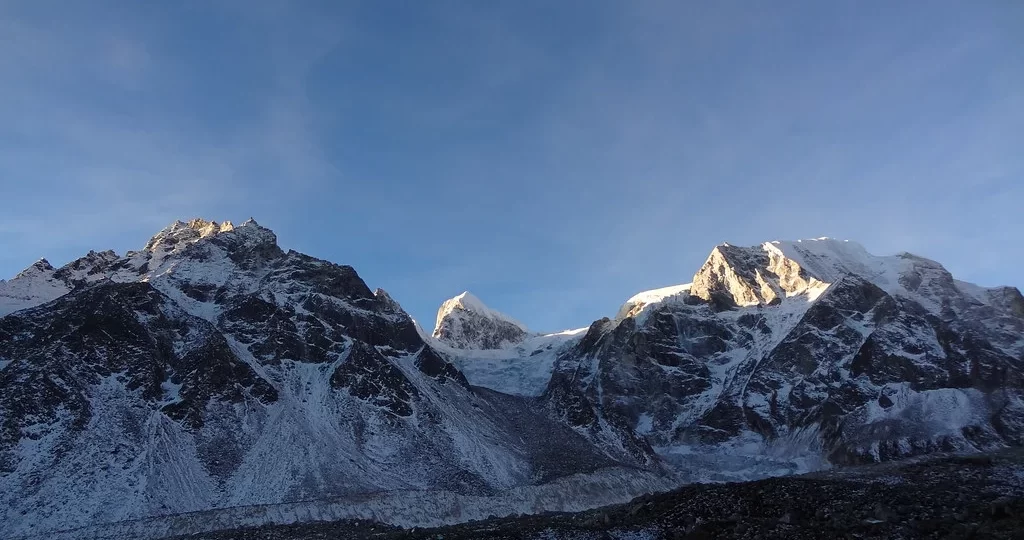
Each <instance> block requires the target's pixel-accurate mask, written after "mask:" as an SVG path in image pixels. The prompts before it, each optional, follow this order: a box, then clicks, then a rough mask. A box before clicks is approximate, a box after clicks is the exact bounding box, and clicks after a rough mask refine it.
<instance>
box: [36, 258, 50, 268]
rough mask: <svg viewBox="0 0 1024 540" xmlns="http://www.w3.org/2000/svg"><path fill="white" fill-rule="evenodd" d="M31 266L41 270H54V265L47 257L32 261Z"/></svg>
mask: <svg viewBox="0 0 1024 540" xmlns="http://www.w3.org/2000/svg"><path fill="white" fill-rule="evenodd" d="M31 268H38V269H39V270H53V265H52V264H50V261H48V260H46V259H45V258H40V259H39V260H38V261H36V262H34V263H32V266H31Z"/></svg>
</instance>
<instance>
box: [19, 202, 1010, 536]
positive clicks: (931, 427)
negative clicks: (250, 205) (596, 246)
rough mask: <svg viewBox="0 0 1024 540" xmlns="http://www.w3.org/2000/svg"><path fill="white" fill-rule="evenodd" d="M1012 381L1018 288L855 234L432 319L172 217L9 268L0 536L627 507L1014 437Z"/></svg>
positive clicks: (336, 275)
mask: <svg viewBox="0 0 1024 540" xmlns="http://www.w3.org/2000/svg"><path fill="white" fill-rule="evenodd" d="M1022 371H1024V298H1022V297H1021V294H1020V292H1019V291H1018V290H1017V289H1013V288H1010V287H1004V288H994V289H985V288H981V287H977V286H974V285H970V284H967V283H963V282H960V281H957V280H955V279H953V277H952V276H951V275H950V274H949V272H948V271H946V270H945V269H944V268H943V267H942V266H941V265H939V264H938V263H935V262H934V261H929V260H927V259H923V258H921V257H916V256H913V255H910V254H900V255H896V256H892V257H876V256H873V255H870V254H868V253H867V252H866V251H865V250H864V249H863V248H862V247H860V246H859V245H857V244H855V243H852V242H839V241H835V240H829V239H818V240H812V241H803V242H772V243H766V244H762V245H760V246H755V247H751V248H740V247H736V246H731V245H728V244H723V245H720V246H717V247H716V248H715V249H714V250H713V251H712V253H711V255H710V256H709V258H708V260H707V262H706V263H705V264H704V265H703V266H702V267H701V268H700V269H699V270H698V272H697V273H696V274H695V275H694V277H693V279H692V282H691V283H689V284H686V285H680V286H674V287H668V288H663V289H658V290H653V291H646V292H644V293H640V294H638V295H636V296H634V297H633V298H631V299H629V300H628V301H627V302H626V303H625V304H624V305H623V306H622V308H621V309H620V310H619V311H618V313H617V314H616V316H615V318H614V319H609V318H604V319H600V320H598V321H596V322H594V323H593V324H591V325H590V326H589V327H587V328H583V329H580V330H577V331H568V332H563V333H559V334H548V335H542V334H535V333H531V332H530V331H529V330H528V329H527V328H526V327H525V326H523V325H521V324H519V323H517V322H516V321H515V320H514V319H512V318H510V317H508V316H506V315H503V314H501V313H500V312H497V311H495V310H492V309H490V308H487V307H486V305H484V304H483V302H481V301H480V300H479V299H477V298H475V297H474V296H472V295H470V294H469V293H464V294H462V295H459V296H457V297H455V298H453V299H451V300H449V301H448V302H445V304H444V305H442V307H441V309H440V310H439V313H438V320H437V324H436V325H435V329H434V332H433V334H432V335H425V333H424V332H422V330H421V329H419V327H418V326H417V325H416V323H415V322H414V321H413V320H412V319H411V318H410V317H409V316H408V314H406V313H405V311H404V310H402V308H401V306H400V305H399V303H398V302H396V301H395V300H394V299H392V298H391V297H390V296H389V295H388V294H387V293H385V292H384V291H382V290H380V289H378V290H376V291H372V290H370V288H369V287H367V285H366V284H365V282H363V281H362V279H361V278H360V277H359V276H358V274H357V273H356V272H355V270H354V269H352V268H351V267H348V266H341V265H336V264H333V263H330V262H327V261H322V260H319V259H316V258H313V257H310V256H308V255H303V254H301V253H297V252H294V251H284V250H282V249H281V248H280V247H279V246H278V245H277V239H276V236H275V235H274V233H273V232H272V231H270V230H269V229H266V228H264V227H262V226H260V225H259V224H257V223H256V222H255V221H253V220H249V221H246V222H245V223H243V224H241V225H238V226H234V225H233V224H231V223H230V222H223V223H217V222H213V221H205V220H192V221H190V222H180V221H179V222H175V223H173V224H172V225H170V226H169V227H167V228H165V229H164V230H162V231H160V232H159V233H158V234H157V235H155V236H154V237H153V238H152V239H151V240H150V241H149V242H148V243H147V244H146V246H145V247H144V248H143V249H142V250H139V251H133V252H129V253H127V254H125V255H124V256H123V257H119V256H117V255H116V254H114V253H113V252H101V253H96V252H90V253H89V254H88V255H86V256H85V257H83V258H81V259H79V260H76V261H74V262H72V263H70V264H68V265H65V266H64V267H62V268H59V269H55V268H53V267H52V266H51V265H50V264H49V263H47V262H45V261H39V262H37V263H36V264H34V265H32V266H31V267H30V268H28V269H26V271H24V272H22V273H21V274H19V275H18V276H16V277H15V278H13V279H11V280H10V281H7V282H0V487H2V488H3V489H2V492H3V493H4V494H3V495H0V507H3V508H5V509H6V510H5V513H4V514H3V515H2V517H3V520H2V521H3V523H4V524H5V525H4V527H5V528H3V529H2V530H0V534H3V535H5V536H12V535H15V534H29V533H33V532H36V533H39V532H46V531H50V532H53V531H57V530H65V529H70V528H73V527H78V526H82V525H95V524H98V523H104V522H116V521H121V520H125V519H145V518H150V517H155V516H161V515H169V514H175V513H180V512H189V511H219V510H217V509H227V508H232V507H237V506H240V505H278V504H283V503H288V504H292V503H293V502H294V501H303V500H312V499H325V498H331V497H357V496H363V494H368V493H384V494H387V493H395V494H399V493H410V492H412V491H419V490H446V492H450V493H457V494H461V495H460V496H469V497H485V498H486V497H492V496H496V495H498V494H501V493H509V491H508V490H510V489H512V488H515V489H517V490H542V491H543V490H547V491H543V493H546V495H544V496H543V498H542V499H537V498H533V499H529V497H525V496H524V497H525V498H523V499H522V501H524V502H522V503H521V504H527V503H526V502H525V501H526V500H528V499H529V500H532V501H534V502H532V503H529V504H530V505H531V506H530V508H521V509H519V510H514V509H515V508H516V507H515V506H514V505H511V506H510V505H509V504H508V503H507V502H505V503H502V506H501V508H505V509H506V511H527V512H530V511H543V510H545V509H564V508H565V507H564V506H559V505H561V504H562V503H559V502H557V498H552V496H551V490H552V489H555V488H553V487H551V486H554V485H556V484H552V482H555V481H556V480H557V481H558V482H562V483H561V484H557V485H558V486H560V487H558V488H557V490H562V491H561V492H564V493H570V492H573V490H578V489H581V488H580V487H578V486H580V485H582V484H579V482H586V481H590V480H586V479H588V478H589V479H591V480H593V479H595V478H623V477H624V474H626V475H629V476H631V477H632V478H634V480H632V481H630V482H629V483H625V484H621V486H622V489H621V490H619V491H615V490H614V489H612V488H611V487H609V486H610V485H611V484H609V483H608V482H605V483H604V484H602V485H605V488H604V489H606V490H607V491H608V492H609V493H608V497H609V499H608V500H609V501H611V500H613V499H614V500H617V501H621V500H623V499H622V498H623V497H624V496H627V495H628V494H633V495H635V494H639V493H641V492H644V491H654V490H659V489H665V487H666V486H671V485H676V484H678V483H682V482H687V481H695V480H702V481H708V480H711V481H714V480H724V479H745V478H754V477H761V476H769V475H777V474H784V473H787V472H801V471H807V470H812V469H817V468H821V467H825V466H829V465H830V464H832V465H835V464H847V463H861V462H871V461H878V460H886V459H893V458H899V457H905V456H909V455H916V454H923V453H929V452H934V451H937V450H953V451H957V450H982V449H990V448H998V447H1003V446H1013V445H1021V444H1024V401H1022V389H1024V377H1022V375H1021V374H1022ZM622 471H632V472H629V473H623V472H622ZM559 479H561V480H559ZM570 479H575V480H570ZM573 482H576V484H574V483H573ZM545 486H547V487H545ZM573 486H577V487H573ZM540 492H541V491H538V492H537V493H540ZM588 500H590V499H588ZM540 501H546V502H540ZM592 502H593V504H600V501H598V500H594V501H592ZM374 504H377V503H374ZM388 508H390V510H389V512H398V513H399V514H401V510H399V509H400V508H401V505H391V506H388ZM409 511H412V510H409ZM399 514H395V515H392V514H388V515H380V516H378V519H381V520H383V521H388V522H392V523H406V522H408V521H403V519H405V518H403V517H402V515H399Z"/></svg>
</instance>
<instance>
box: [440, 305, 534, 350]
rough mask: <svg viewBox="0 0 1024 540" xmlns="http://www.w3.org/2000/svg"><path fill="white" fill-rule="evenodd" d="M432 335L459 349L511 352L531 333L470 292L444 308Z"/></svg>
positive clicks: (442, 306)
mask: <svg viewBox="0 0 1024 540" xmlns="http://www.w3.org/2000/svg"><path fill="white" fill-rule="evenodd" d="M431 335H432V336H433V337H434V338H436V339H438V340H439V341H441V342H442V343H444V344H446V345H449V346H451V347H455V348H457V349H507V348H509V347H512V346H514V345H518V344H519V343H522V342H523V340H525V339H526V338H527V337H529V336H530V331H529V330H528V329H527V328H526V326H525V325H523V324H522V323H520V322H519V321H516V320H515V319H513V318H512V317H509V316H508V315H505V314H504V313H501V312H499V311H495V310H493V309H491V308H489V307H487V306H486V305H484V303H483V302H481V301H480V299H479V298H477V297H475V296H473V295H472V294H470V293H469V291H466V292H464V293H462V294H460V295H458V296H456V297H455V298H450V299H448V300H446V301H445V302H444V303H443V304H441V309H439V310H437V322H436V323H435V324H434V332H433V333H432V334H431Z"/></svg>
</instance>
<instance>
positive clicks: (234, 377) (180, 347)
mask: <svg viewBox="0 0 1024 540" xmlns="http://www.w3.org/2000/svg"><path fill="white" fill-rule="evenodd" d="M0 357H2V358H10V359H14V360H13V361H12V362H11V364H10V365H8V366H7V367H6V368H5V369H4V370H3V371H0V388H3V389H4V392H3V393H2V394H0V411H2V412H3V415H2V417H3V419H4V426H3V438H2V439H0V452H3V453H4V455H5V459H4V462H5V463H7V464H8V466H10V465H11V461H12V460H13V456H12V455H11V451H12V449H13V448H14V447H15V446H16V445H17V443H18V442H19V441H20V440H21V439H22V438H24V437H28V438H33V437H39V436H41V435H43V434H42V433H39V432H38V431H36V430H35V429H34V428H33V426H41V425H47V426H52V425H53V424H56V423H61V424H66V425H67V426H70V428H71V432H72V433H73V432H74V431H76V430H80V429H83V428H84V427H85V426H86V424H87V423H88V422H89V420H90V418H91V417H92V414H93V411H92V408H93V403H92V400H91V397H90V394H91V387H94V386H96V385H98V384H100V383H101V382H102V381H103V379H107V378H111V377H113V378H115V379H116V380H117V382H118V383H119V384H121V385H123V386H124V388H125V389H126V390H128V391H130V392H133V393H136V394H137V395H138V396H139V398H140V400H141V403H144V404H145V406H147V407H151V408H154V409H156V408H159V409H160V410H162V411H164V412H165V413H167V414H168V416H170V417H172V418H174V419H176V420H179V421H180V422H182V424H183V425H184V426H186V427H189V428H195V427H200V426H201V425H202V423H203V411H204V409H205V408H206V406H207V405H208V404H209V403H210V402H211V401H223V402H228V403H237V402H241V401H244V400H245V399H247V398H248V399H253V400H255V401H257V402H260V403H264V404H269V403H273V402H274V401H275V400H276V399H277V392H276V390H275V389H274V387H273V386H272V385H271V384H270V383H268V382H267V381H266V380H264V379H262V378H261V377H259V376H258V375H256V374H255V373H254V372H253V370H252V369H251V368H250V367H249V366H248V365H246V364H245V363H244V362H243V361H241V360H239V359H238V358H237V357H236V356H235V355H234V354H233V353H232V352H231V350H230V348H229V347H228V346H227V343H226V342H225V341H224V338H223V337H222V336H221V335H220V334H219V333H218V332H217V331H216V330H215V329H214V328H213V326H212V325H210V324H209V323H208V322H206V321H203V320H201V319H198V318H196V317H192V316H189V315H188V314H186V313H184V312H183V311H181V310H180V309H178V308H177V307H176V306H175V305H174V304H173V302H171V301H169V300H168V299H167V298H166V297H165V296H164V295H162V294H161V293H160V292H158V291H157V290H155V289H154V288H153V287H152V286H151V285H150V284H148V283H111V282H104V283H101V284H99V285H96V286H93V287H86V288H82V289H79V290H76V291H75V292H72V293H70V294H68V295H66V296H64V297H62V298H60V299H59V300H57V301H56V302H54V303H53V304H50V305H48V306H46V307H45V308H37V309H34V310H29V311H25V312H21V313H19V314H15V315H10V316H8V317H4V318H2V319H0ZM168 387H174V388H176V394H177V395H176V396H174V397H173V398H172V397H171V396H168V395H167V388H168ZM40 390H41V391H40ZM62 415H66V417H62ZM44 429H45V428H44ZM9 471H10V469H8V472H9Z"/></svg>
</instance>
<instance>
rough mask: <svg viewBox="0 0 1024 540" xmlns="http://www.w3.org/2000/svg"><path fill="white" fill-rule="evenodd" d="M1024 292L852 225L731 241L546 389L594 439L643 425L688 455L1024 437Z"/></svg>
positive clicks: (897, 449) (664, 450) (864, 449)
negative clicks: (982, 283)
mask: <svg viewBox="0 0 1024 540" xmlns="http://www.w3.org/2000/svg"><path fill="white" fill-rule="evenodd" d="M1021 305H1022V304H1021V295H1020V292H1019V291H1017V290H1016V289H1011V288H997V289H983V288H980V287H977V286H973V285H968V284H964V283H962V282H958V281H956V280H954V279H953V278H952V276H951V275H950V274H949V272H948V271H946V270H945V269H944V268H943V267H942V266H941V265H939V264H938V263H936V262H934V261H930V260H927V259H924V258H921V257H916V256H914V255H910V254H905V253H904V254H900V255H897V256H893V257H875V256H872V255H870V254H868V253H867V252H866V251H865V250H864V249H863V248H862V247H861V246H859V245H857V244H855V243H853V242H840V241H836V240H830V239H819V240H811V241H803V242H772V243H766V244H763V245H761V246H757V247H753V248H739V247H735V246H730V245H727V244H723V245H721V246H718V247H716V248H715V249H714V250H713V251H712V253H711V255H710V256H709V258H708V260H707V262H706V263H705V264H704V265H703V267H702V268H701V269H700V270H699V271H698V272H697V274H696V275H695V276H694V277H693V281H692V283H691V284H687V285H680V286H677V287H669V288H664V289H659V290H656V291H649V292H646V293H641V294H639V295H637V296H635V297H634V298H632V299H630V301H628V302H627V303H626V304H625V305H623V307H622V308H621V309H620V311H619V314H618V317H617V318H616V319H614V320H611V319H602V320H600V321H597V322H595V323H594V324H593V325H592V326H591V327H590V329H589V330H588V331H587V333H586V335H585V337H583V339H582V340H580V341H579V342H578V343H577V344H576V345H575V347H574V348H573V350H572V351H569V352H567V353H566V354H564V355H562V356H561V357H559V359H558V361H557V362H556V364H555V371H554V375H553V377H552V380H551V382H550V384H549V386H548V389H547V391H546V392H545V397H546V398H547V399H549V400H551V402H552V403H553V404H554V405H555V406H556V407H557V408H558V410H561V411H562V412H563V414H564V416H565V418H566V419H567V420H568V422H569V423H570V425H574V426H577V427H578V428H579V429H580V431H581V432H589V433H591V434H593V438H594V439H595V440H603V441H605V442H606V443H607V444H611V443H613V442H615V441H617V440H622V441H624V444H626V445H634V444H635V440H634V438H633V434H634V433H635V434H639V435H642V436H643V438H644V440H645V441H646V442H648V443H649V444H651V445H652V447H653V448H654V449H655V451H656V452H657V453H658V454H659V455H660V456H661V457H662V458H664V459H666V460H669V461H674V462H677V463H687V462H689V463H694V462H696V463H700V460H701V459H702V458H701V456H706V455H710V454H714V455H718V456H730V457H733V458H735V460H734V461H733V462H732V463H731V465H730V466H731V467H734V468H743V467H744V466H745V465H744V464H748V465H753V464H755V463H754V462H759V461H762V460H764V459H765V458H766V457H772V458H774V459H776V460H778V461H779V466H781V467H784V468H785V467H791V468H792V469H794V470H799V469H801V468H807V467H814V466H821V465H824V464H825V463H827V462H830V463H833V464H842V463H849V462H861V461H872V460H878V459H888V458H894V457H900V456H906V455H911V454H917V453H924V452H929V451H935V450H959V449H983V448H988V447H998V446H1001V445H1006V444H1021V443H1022V442H1024V439H1022V437H1024V422H1022V420H1024V402H1022V400H1021V395H1022V394H1021V391H1022V388H1024V378H1022V376H1021V373H1022V368H1024V317H1022V314H1024V311H1022V310H1021V309H1020V307H1021ZM622 434H624V435H622ZM695 455H696V457H695Z"/></svg>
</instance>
